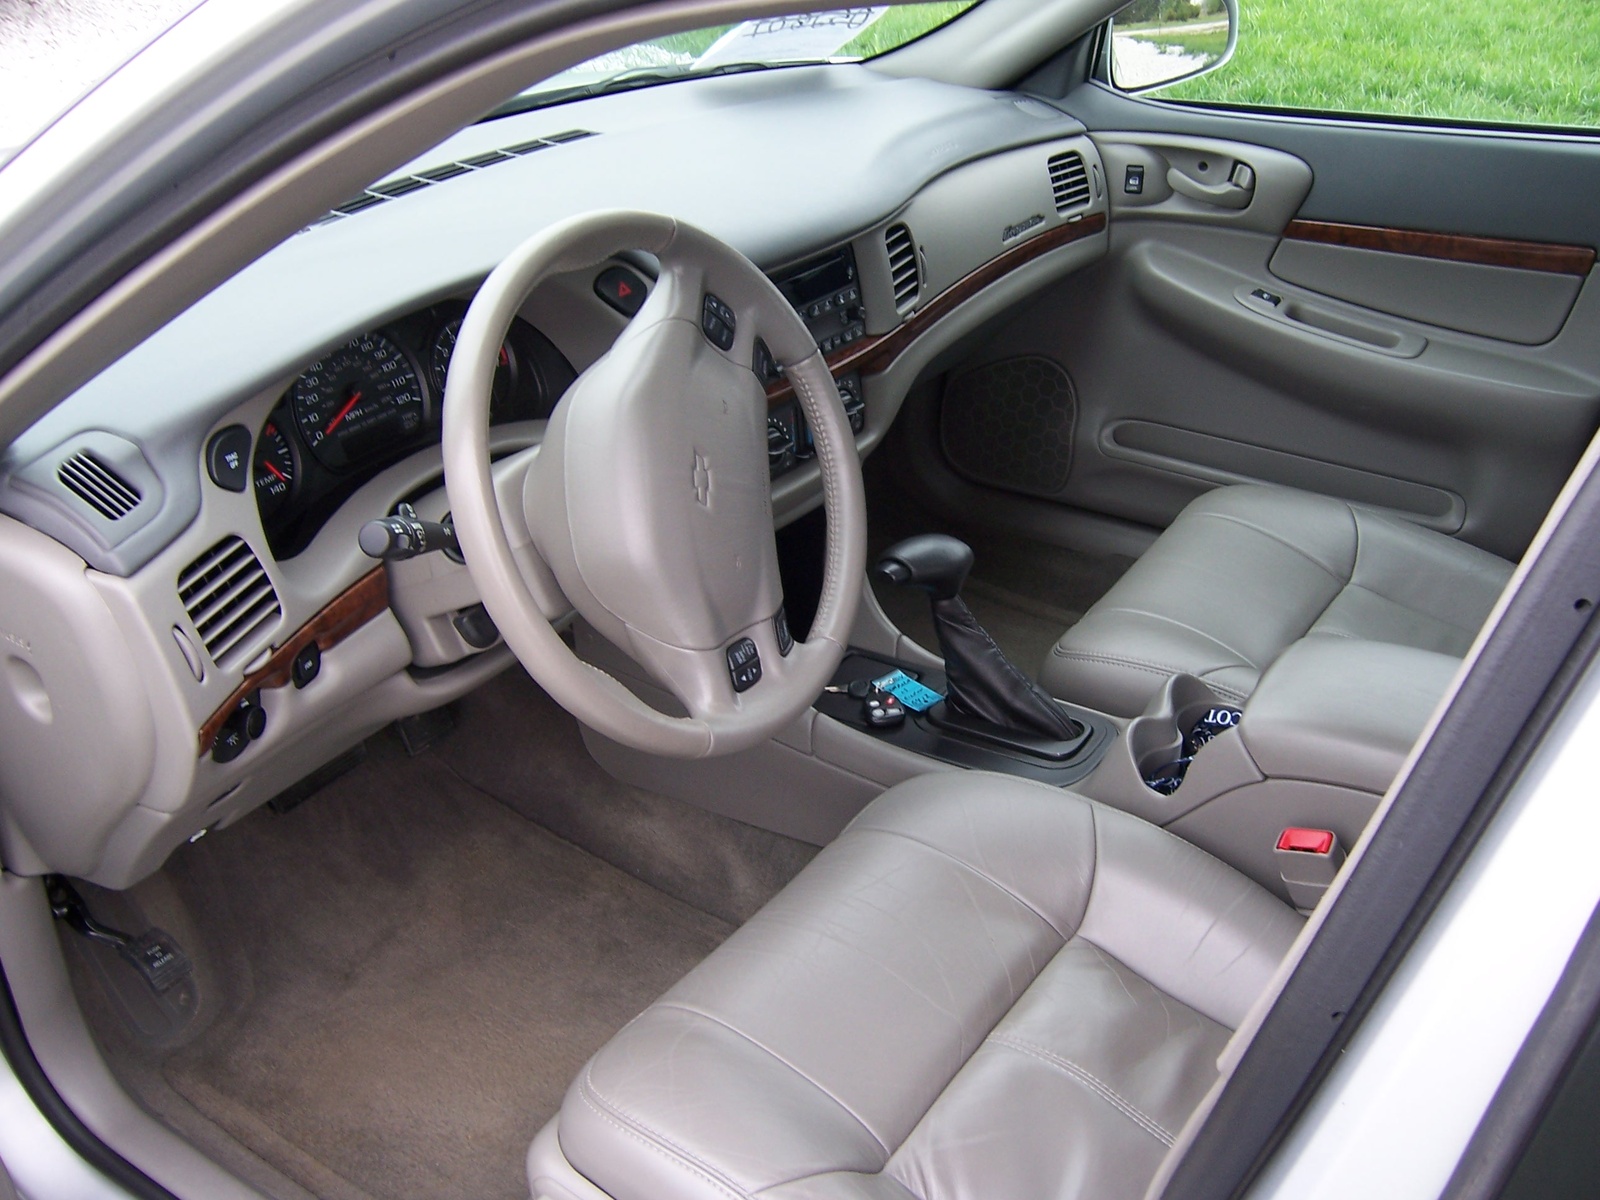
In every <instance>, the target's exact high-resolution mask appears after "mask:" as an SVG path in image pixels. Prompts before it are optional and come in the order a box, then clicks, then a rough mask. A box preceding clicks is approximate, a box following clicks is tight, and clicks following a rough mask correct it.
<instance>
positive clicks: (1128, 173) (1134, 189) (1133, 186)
mask: <svg viewBox="0 0 1600 1200" xmlns="http://www.w3.org/2000/svg"><path fill="white" fill-rule="evenodd" d="M1122 190H1123V191H1124V192H1126V193H1127V194H1128V195H1130V196H1140V195H1143V194H1144V164H1143V163H1129V164H1128V166H1127V169H1126V170H1124V171H1123V173H1122Z"/></svg>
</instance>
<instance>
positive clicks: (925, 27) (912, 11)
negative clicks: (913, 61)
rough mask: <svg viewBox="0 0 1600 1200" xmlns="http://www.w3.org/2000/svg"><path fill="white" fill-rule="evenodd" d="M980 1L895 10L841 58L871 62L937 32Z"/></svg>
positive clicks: (846, 47)
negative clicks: (873, 57)
mask: <svg viewBox="0 0 1600 1200" xmlns="http://www.w3.org/2000/svg"><path fill="white" fill-rule="evenodd" d="M974 3H976V0H943V2H941V3H937V4H905V5H900V6H899V7H896V8H891V9H890V10H889V11H888V12H886V13H884V14H883V16H881V17H879V18H878V19H877V20H876V21H874V22H873V23H872V24H871V25H869V26H868V27H867V28H866V29H864V30H862V31H861V33H860V35H859V36H858V37H856V38H855V39H854V40H853V41H850V42H847V43H845V45H844V46H842V47H841V48H840V50H839V55H838V56H839V57H840V58H871V57H872V56H873V55H875V54H883V53H885V52H887V51H889V50H893V49H894V48H895V47H897V46H903V45H905V44H906V43H907V42H909V41H912V40H913V39H915V38H919V37H921V36H922V35H923V34H925V33H928V32H930V31H931V30H934V29H937V28H938V27H939V26H940V25H943V24H944V23H945V22H946V21H950V20H953V19H954V18H956V17H958V16H960V15H961V14H962V13H964V12H966V11H967V9H969V8H971V7H972V6H973V4H974Z"/></svg>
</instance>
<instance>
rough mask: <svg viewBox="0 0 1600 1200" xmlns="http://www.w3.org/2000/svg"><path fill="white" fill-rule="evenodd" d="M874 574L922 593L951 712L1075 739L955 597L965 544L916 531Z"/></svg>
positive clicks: (1068, 724) (967, 565) (1078, 731)
mask: <svg viewBox="0 0 1600 1200" xmlns="http://www.w3.org/2000/svg"><path fill="white" fill-rule="evenodd" d="M873 570H874V571H875V572H876V573H877V574H878V576H879V577H881V578H883V579H886V580H889V581H890V582H891V583H899V584H905V585H907V586H909V587H917V588H921V589H922V590H923V591H925V592H927V593H928V596H929V598H930V599H931V600H932V602H933V627H934V630H935V632H936V633H937V634H938V635H939V649H940V651H941V652H942V653H943V654H944V672H945V676H946V678H947V679H948V680H949V687H950V693H949V695H948V696H946V697H945V703H946V704H947V705H949V706H950V707H951V708H952V709H954V710H955V711H956V712H957V713H961V714H963V715H965V716H968V717H976V718H978V719H979V720H982V721H987V722H989V723H990V724H992V725H998V726H999V727H1000V728H1001V729H1006V730H1014V731H1017V732H1019V733H1027V734H1032V735H1034V736H1036V737H1041V738H1048V739H1052V740H1057V741H1067V740H1070V739H1073V738H1078V737H1081V736H1082V734H1083V728H1082V727H1081V726H1080V725H1079V724H1078V723H1077V722H1076V721H1074V720H1073V719H1072V718H1071V717H1069V716H1068V715H1067V714H1066V713H1065V712H1063V711H1062V709H1061V707H1060V706H1059V705H1058V704H1056V702H1055V701H1054V700H1052V699H1051V698H1050V697H1049V696H1048V695H1046V694H1045V692H1044V691H1043V690H1042V689H1041V688H1040V687H1039V686H1038V685H1037V684H1036V683H1034V682H1033V680H1031V679H1029V678H1028V677H1027V676H1026V675H1024V674H1023V673H1022V672H1021V671H1019V670H1018V669H1017V667H1016V665H1015V664H1014V663H1012V662H1011V660H1010V659H1008V658H1007V657H1006V656H1005V654H1004V653H1003V652H1002V651H1001V649H1000V647H999V646H997V645H995V642H994V639H993V638H992V637H990V636H989V633H988V631H987V630H985V629H984V627H983V626H982V625H980V624H979V623H978V619H977V618H976V617H974V616H973V615H972V610H971V609H970V608H968V607H967V604H966V601H964V600H963V599H961V585H962V584H963V583H965V582H966V579H967V572H968V571H970V570H972V547H970V546H968V545H967V544H966V543H965V542H962V541H960V540H958V539H957V538H953V537H949V536H947V535H945V534H942V533H924V534H919V535H918V536H916V537H912V538H907V539H905V541H902V542H896V543H895V544H894V545H893V546H890V547H889V548H888V549H887V550H885V551H884V552H883V557H882V558H880V559H879V560H878V563H877V565H876V566H875V567H874V568H873Z"/></svg>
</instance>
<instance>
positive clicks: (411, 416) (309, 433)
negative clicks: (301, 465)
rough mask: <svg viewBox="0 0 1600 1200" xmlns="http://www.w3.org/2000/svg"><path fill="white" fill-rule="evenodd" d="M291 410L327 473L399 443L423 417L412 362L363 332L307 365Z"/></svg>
mask: <svg viewBox="0 0 1600 1200" xmlns="http://www.w3.org/2000/svg"><path fill="white" fill-rule="evenodd" d="M291 406H292V407H293V409H294V419H295V423H296V424H297V425H298V426H299V429H300V435H301V437H303V438H304V439H305V443H306V445H308V446H310V447H311V452H312V453H313V454H315V455H316V456H317V461H319V462H320V463H322V465H323V466H325V467H328V468H330V469H332V470H339V469H341V468H343V467H347V466H350V465H351V464H353V463H358V462H360V461H362V460H363V459H367V458H372V457H374V456H375V455H378V454H381V453H383V451H385V450H387V449H390V448H391V447H393V446H395V445H397V444H398V443H400V442H403V441H404V440H405V439H406V438H408V437H410V436H411V435H412V434H414V433H415V432H416V431H417V430H418V429H420V428H421V427H422V422H423V419H424V416H425V415H426V414H425V406H424V401H423V398H422V385H421V384H420V383H419V382H418V380H417V373H416V371H415V369H413V367H412V366H411V360H410V359H409V358H407V357H406V354H405V351H403V350H401V349H400V347H399V346H398V345H396V344H395V342H394V341H393V340H392V339H390V338H389V337H387V336H385V335H384V334H381V333H368V334H363V335H362V336H361V337H358V338H356V339H355V341H353V342H351V343H349V344H348V345H346V346H341V347H340V348H339V349H337V350H334V351H332V352H331V353H329V354H327V355H325V356H324V357H322V358H320V359H318V360H317V361H316V362H314V363H312V364H311V365H310V366H309V367H307V368H306V371H305V374H303V375H301V376H300V378H299V379H298V380H296V381H295V385H294V389H293V394H292V397H291Z"/></svg>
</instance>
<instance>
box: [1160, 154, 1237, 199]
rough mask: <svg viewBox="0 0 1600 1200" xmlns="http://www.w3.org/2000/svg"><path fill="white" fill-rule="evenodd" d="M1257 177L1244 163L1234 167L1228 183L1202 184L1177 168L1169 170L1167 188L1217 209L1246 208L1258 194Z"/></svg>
mask: <svg viewBox="0 0 1600 1200" xmlns="http://www.w3.org/2000/svg"><path fill="white" fill-rule="evenodd" d="M1255 183H1256V177H1255V172H1254V171H1252V170H1251V169H1250V168H1249V167H1248V166H1247V165H1245V164H1244V163H1237V164H1235V166H1234V169H1233V174H1232V175H1231V176H1229V178H1228V181H1227V182H1226V183H1201V182H1200V181H1199V180H1198V179H1194V178H1192V177H1191V176H1188V175H1185V174H1184V173H1183V172H1182V171H1180V170H1178V168H1177V167H1168V168H1167V186H1168V187H1170V188H1171V189H1172V190H1173V191H1175V192H1177V193H1179V194H1180V195H1183V196H1187V197H1189V199H1191V200H1198V201H1200V203H1202V204H1210V205H1213V206H1215V207H1217V208H1244V207H1245V206H1247V205H1248V204H1249V203H1250V201H1251V199H1252V198H1254V196H1255V194H1256V189H1255Z"/></svg>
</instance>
